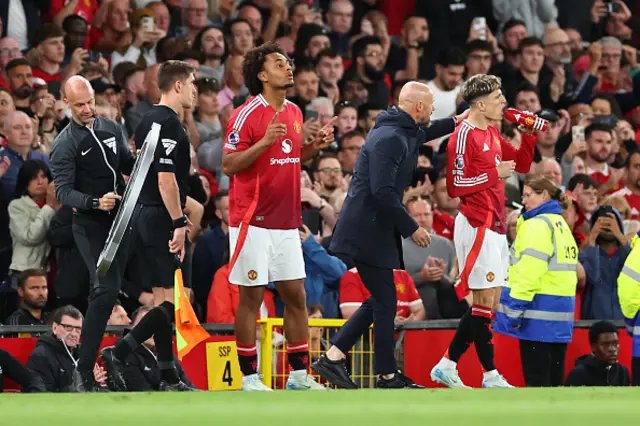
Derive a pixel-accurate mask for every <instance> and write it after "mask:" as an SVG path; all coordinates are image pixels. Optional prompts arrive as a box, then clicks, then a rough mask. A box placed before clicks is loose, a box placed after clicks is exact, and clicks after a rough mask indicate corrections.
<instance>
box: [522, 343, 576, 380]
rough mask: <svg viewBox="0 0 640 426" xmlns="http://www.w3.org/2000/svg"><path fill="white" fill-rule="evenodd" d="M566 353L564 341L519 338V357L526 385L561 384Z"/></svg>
mask: <svg viewBox="0 0 640 426" xmlns="http://www.w3.org/2000/svg"><path fill="white" fill-rule="evenodd" d="M566 354H567V344H566V343H545V342H534V341H531V340H520V359H521V360H522V372H523V373H524V381H525V383H526V385H527V387H555V386H562V384H563V383H564V359H565V355H566Z"/></svg>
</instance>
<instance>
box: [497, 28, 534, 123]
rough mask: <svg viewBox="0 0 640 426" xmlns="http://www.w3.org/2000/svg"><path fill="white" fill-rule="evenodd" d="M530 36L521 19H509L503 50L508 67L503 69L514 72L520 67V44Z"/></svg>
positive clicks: (503, 33)
mask: <svg viewBox="0 0 640 426" xmlns="http://www.w3.org/2000/svg"><path fill="white" fill-rule="evenodd" d="M528 35H529V31H528V29H527V24H525V23H524V21H521V20H520V19H509V20H508V21H507V22H505V23H504V25H503V26H502V50H503V52H504V59H505V63H504V65H506V67H503V68H506V69H510V70H514V69H517V68H518V67H519V66H520V56H519V55H518V52H519V50H520V49H519V46H520V42H521V41H522V40H523V39H525V38H526V37H527V36H528ZM500 65H503V64H500ZM528 111H532V110H528ZM533 111H537V110H533Z"/></svg>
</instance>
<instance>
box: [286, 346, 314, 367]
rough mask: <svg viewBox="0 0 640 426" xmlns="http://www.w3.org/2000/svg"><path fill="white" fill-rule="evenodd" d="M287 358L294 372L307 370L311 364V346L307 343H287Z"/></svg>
mask: <svg viewBox="0 0 640 426" xmlns="http://www.w3.org/2000/svg"><path fill="white" fill-rule="evenodd" d="M287 358H288V359H289V365H291V368H293V369H294V370H306V369H307V364H308V363H309V344H308V343H307V341H306V340H303V341H301V342H291V343H289V342H287Z"/></svg>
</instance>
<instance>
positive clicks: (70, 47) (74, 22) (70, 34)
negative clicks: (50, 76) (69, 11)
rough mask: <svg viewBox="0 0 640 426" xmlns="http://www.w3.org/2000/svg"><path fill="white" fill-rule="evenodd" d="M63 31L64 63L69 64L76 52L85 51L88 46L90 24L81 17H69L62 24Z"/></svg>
mask: <svg viewBox="0 0 640 426" xmlns="http://www.w3.org/2000/svg"><path fill="white" fill-rule="evenodd" d="M62 30H63V31H64V53H65V56H64V63H65V64H68V63H70V62H71V57H72V55H73V54H74V53H75V52H76V50H77V49H83V48H84V46H85V45H86V44H87V35H88V34H89V24H88V23H87V20H86V19H85V18H83V17H82V16H80V15H69V16H67V17H66V18H64V21H63V22H62Z"/></svg>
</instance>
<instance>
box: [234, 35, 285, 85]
mask: <svg viewBox="0 0 640 426" xmlns="http://www.w3.org/2000/svg"><path fill="white" fill-rule="evenodd" d="M242 74H243V75H244V82H245V84H246V86H247V88H248V89H249V93H250V94H251V96H256V95H259V94H260V93H262V92H263V91H264V88H265V86H269V87H270V88H272V89H274V90H284V89H287V88H289V87H293V64H292V63H291V59H290V58H289V57H288V56H287V54H286V53H285V51H284V50H282V48H281V47H280V46H278V45H277V44H276V43H271V42H270V43H264V44H262V45H260V46H258V47H255V48H253V49H251V50H250V51H249V52H247V55H246V56H245V58H244V63H243V65H242Z"/></svg>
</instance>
